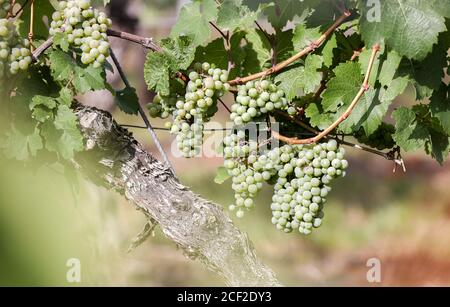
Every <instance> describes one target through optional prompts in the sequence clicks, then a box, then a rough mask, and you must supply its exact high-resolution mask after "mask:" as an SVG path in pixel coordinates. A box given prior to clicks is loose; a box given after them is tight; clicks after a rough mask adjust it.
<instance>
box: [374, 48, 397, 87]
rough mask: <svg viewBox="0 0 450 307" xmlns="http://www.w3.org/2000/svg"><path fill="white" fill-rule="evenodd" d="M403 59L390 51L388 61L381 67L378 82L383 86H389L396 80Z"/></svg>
mask: <svg viewBox="0 0 450 307" xmlns="http://www.w3.org/2000/svg"><path fill="white" fill-rule="evenodd" d="M401 59H402V57H401V56H400V55H399V54H398V53H397V52H395V51H390V52H389V53H388V54H387V58H386V60H385V61H384V62H383V65H382V67H381V71H380V76H379V78H378V80H379V81H380V83H381V85H383V86H387V85H389V84H390V83H391V81H392V80H393V79H394V76H395V73H396V72H397V69H398V67H399V65H400V61H401Z"/></svg>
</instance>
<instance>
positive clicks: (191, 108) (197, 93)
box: [171, 63, 230, 157]
mask: <svg viewBox="0 0 450 307" xmlns="http://www.w3.org/2000/svg"><path fill="white" fill-rule="evenodd" d="M227 81H228V72H227V71H226V70H222V69H220V68H214V67H212V66H211V65H210V64H209V63H203V64H200V63H197V64H195V65H194V70H192V71H191V72H190V73H189V82H188V83H187V87H186V94H185V95H184V99H178V100H177V102H176V104H175V109H174V110H173V112H172V116H173V124H172V126H171V132H172V133H174V134H177V137H176V139H177V142H178V148H179V149H180V150H181V152H182V153H183V155H184V156H186V157H193V156H195V155H197V154H198V153H199V150H200V146H201V145H202V143H203V131H204V124H205V123H206V122H207V121H209V119H210V118H211V116H213V115H214V114H215V112H216V111H217V99H218V98H220V97H222V96H223V95H224V94H225V92H226V91H228V90H229V88H230V85H229V84H228V83H227Z"/></svg>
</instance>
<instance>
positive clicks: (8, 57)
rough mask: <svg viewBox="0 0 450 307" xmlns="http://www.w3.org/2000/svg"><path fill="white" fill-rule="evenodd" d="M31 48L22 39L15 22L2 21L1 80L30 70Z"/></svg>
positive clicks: (0, 31) (0, 45)
mask: <svg viewBox="0 0 450 307" xmlns="http://www.w3.org/2000/svg"><path fill="white" fill-rule="evenodd" d="M29 46H30V45H29V42H28V40H27V39H21V38H20V36H19V34H18V29H17V24H16V23H15V22H13V21H10V20H8V19H0V78H3V77H4V76H5V75H6V74H11V75H15V74H17V73H18V72H19V71H20V70H27V69H28V66H29V65H30V64H31V62H32V58H31V51H30V49H29Z"/></svg>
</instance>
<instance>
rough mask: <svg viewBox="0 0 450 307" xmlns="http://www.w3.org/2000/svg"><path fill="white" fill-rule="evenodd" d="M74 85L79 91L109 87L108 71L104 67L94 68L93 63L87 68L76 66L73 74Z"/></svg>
mask: <svg viewBox="0 0 450 307" xmlns="http://www.w3.org/2000/svg"><path fill="white" fill-rule="evenodd" d="M72 83H73V85H74V87H75V89H76V90H77V92H78V93H81V94H84V93H86V92H88V91H91V90H94V91H97V90H103V89H105V88H108V89H109V86H107V84H106V73H105V70H104V69H103V68H102V67H98V68H94V67H93V66H92V65H91V66H88V67H86V68H83V67H80V66H76V67H75V71H74V74H73V82H72Z"/></svg>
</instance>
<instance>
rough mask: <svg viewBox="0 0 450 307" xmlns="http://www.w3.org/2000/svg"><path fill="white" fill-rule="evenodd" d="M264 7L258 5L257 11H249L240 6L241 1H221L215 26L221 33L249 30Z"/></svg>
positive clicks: (245, 7) (264, 5)
mask: <svg viewBox="0 0 450 307" xmlns="http://www.w3.org/2000/svg"><path fill="white" fill-rule="evenodd" d="M265 7H267V4H263V5H262V6H261V5H260V6H259V8H258V10H257V11H251V10H250V9H249V8H248V7H247V6H246V5H244V4H242V0H223V1H222V2H221V4H220V6H219V12H218V14H217V26H218V27H219V28H220V29H221V30H223V31H230V32H234V31H235V30H236V29H241V30H245V29H248V28H251V27H253V25H254V22H255V21H256V20H257V19H258V15H259V14H260V12H261V10H262V9H264V8H265Z"/></svg>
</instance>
